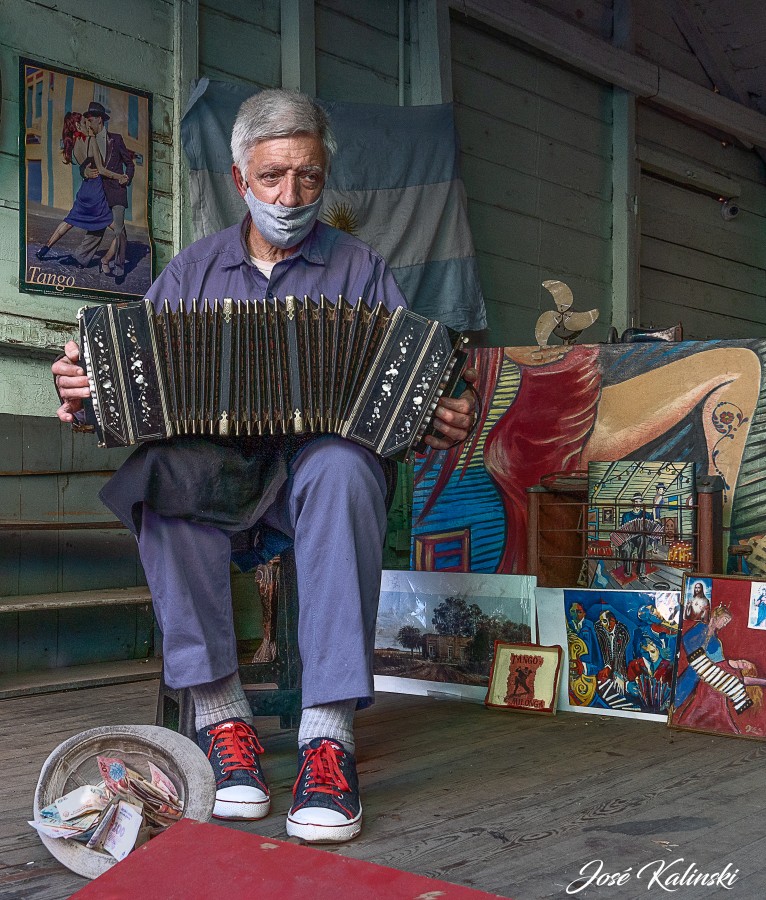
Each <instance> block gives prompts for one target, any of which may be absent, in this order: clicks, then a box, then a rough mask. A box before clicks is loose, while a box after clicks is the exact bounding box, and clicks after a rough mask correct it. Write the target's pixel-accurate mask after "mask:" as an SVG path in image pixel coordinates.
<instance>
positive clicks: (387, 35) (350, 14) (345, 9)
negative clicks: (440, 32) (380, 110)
mask: <svg viewBox="0 0 766 900" xmlns="http://www.w3.org/2000/svg"><path fill="white" fill-rule="evenodd" d="M315 15H316V70H317V95H318V96H319V97H321V98H322V99H323V100H342V101H345V102H347V103H386V104H391V105H394V106H395V105H396V104H397V103H398V96H399V76H398V68H399V54H398V41H399V19H398V4H397V2H396V0H386V2H380V0H318V2H317V3H316V8H315ZM405 28H406V25H405ZM405 38H406V41H405V46H406V45H407V44H408V42H409V38H408V35H407V33H406V32H405ZM407 78H408V76H407V75H405V92H406V95H405V96H406V97H407V96H408V91H409V82H408V80H407ZM406 102H408V100H406Z"/></svg>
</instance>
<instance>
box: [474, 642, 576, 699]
mask: <svg viewBox="0 0 766 900" xmlns="http://www.w3.org/2000/svg"><path fill="white" fill-rule="evenodd" d="M562 657H563V650H562V648H561V647H559V646H555V645H554V646H552V647H545V646H543V645H541V644H510V643H504V642H502V641H495V657H494V660H493V662H492V671H491V672H490V676H489V690H488V691H487V697H486V699H485V701H484V702H485V704H486V705H487V706H489V707H492V708H494V709H516V710H519V711H520V712H531V713H541V714H546V715H553V714H555V712H556V699H557V696H558V689H559V677H560V675H561V660H562Z"/></svg>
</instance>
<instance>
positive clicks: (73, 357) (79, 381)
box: [51, 341, 90, 423]
mask: <svg viewBox="0 0 766 900" xmlns="http://www.w3.org/2000/svg"><path fill="white" fill-rule="evenodd" d="M64 353H65V354H66V355H65V356H64V357H62V358H61V359H57V360H56V362H55V363H53V365H52V366H51V372H53V377H54V379H55V381H56V388H57V389H58V392H59V397H60V398H61V399H62V401H63V403H62V404H61V406H60V407H59V408H58V409H57V410H56V415H57V416H58V417H59V419H61V421H62V422H70V423H71V422H74V420H75V413H77V412H79V411H80V410H81V409H82V401H83V399H84V398H85V397H90V385H89V384H88V376H87V375H86V374H85V370H84V369H82V368H81V367H80V365H79V362H80V348H79V347H78V346H77V344H75V342H74V341H68V342H67V345H66V347H64Z"/></svg>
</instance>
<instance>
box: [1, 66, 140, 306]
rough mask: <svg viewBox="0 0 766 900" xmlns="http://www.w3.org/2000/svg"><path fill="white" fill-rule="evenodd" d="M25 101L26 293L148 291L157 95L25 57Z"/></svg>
mask: <svg viewBox="0 0 766 900" xmlns="http://www.w3.org/2000/svg"><path fill="white" fill-rule="evenodd" d="M20 101H21V102H20V104H19V105H20V134H21V141H20V147H21V153H20V159H19V165H20V191H19V195H20V198H21V215H20V216H19V221H20V230H21V240H20V250H19V287H20V289H21V290H22V291H27V292H31V293H44V294H55V295H60V296H76V297H85V298H94V299H121V298H136V297H143V296H144V294H145V293H146V290H147V288H148V287H149V285H150V284H151V282H152V242H151V236H150V222H151V214H150V198H151V185H150V151H151V128H152V126H151V95H149V94H147V93H146V92H144V91H138V90H134V89H131V88H125V87H118V86H116V85H114V84H109V83H106V82H102V81H96V80H94V79H91V78H86V77H84V76H82V75H78V74H75V73H73V72H66V71H64V70H62V69H54V68H53V67H51V66H48V65H47V64H42V63H36V62H33V61H32V60H29V59H22V60H21V63H20Z"/></svg>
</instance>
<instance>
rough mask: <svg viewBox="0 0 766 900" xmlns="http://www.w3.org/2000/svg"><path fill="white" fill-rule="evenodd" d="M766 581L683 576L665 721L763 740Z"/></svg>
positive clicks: (765, 735) (765, 726) (765, 727)
mask: <svg viewBox="0 0 766 900" xmlns="http://www.w3.org/2000/svg"><path fill="white" fill-rule="evenodd" d="M765 602H766V582H762V581H755V580H751V579H749V578H739V577H732V576H729V577H727V576H715V575H713V576H708V577H700V576H699V575H688V576H687V577H686V578H685V579H684V612H683V625H682V629H681V640H680V641H679V646H678V660H677V664H676V677H675V684H674V688H673V706H672V709H671V714H670V719H669V723H668V724H669V725H671V726H672V727H674V728H683V729H686V730H689V731H701V732H705V733H708V734H722V735H731V736H735V737H747V738H758V739H761V740H762V739H764V738H766V709H765V708H764V703H763V700H764V687H766V639H764V634H763V629H764V627H766V613H762V612H761V610H762V609H763V607H764V604H765Z"/></svg>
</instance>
